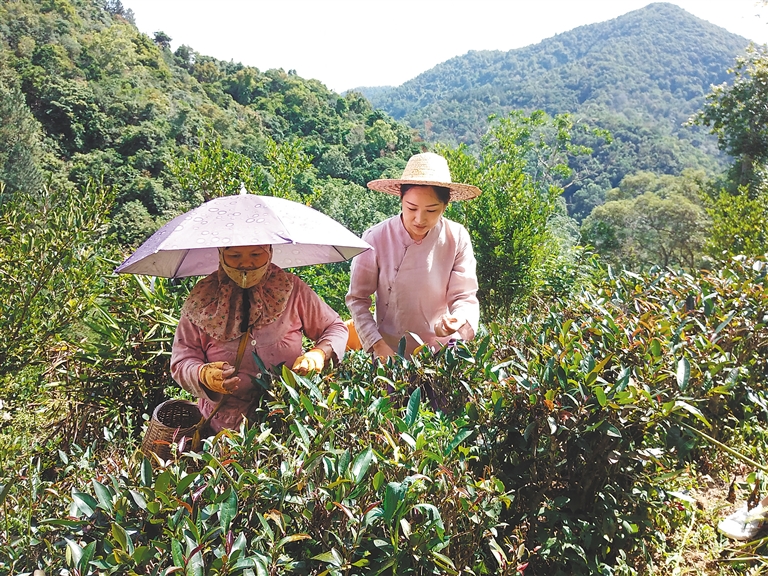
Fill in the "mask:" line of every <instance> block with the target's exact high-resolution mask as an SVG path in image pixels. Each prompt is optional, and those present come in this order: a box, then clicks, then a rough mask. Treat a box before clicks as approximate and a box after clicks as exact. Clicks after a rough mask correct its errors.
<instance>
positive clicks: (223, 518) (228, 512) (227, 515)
mask: <svg viewBox="0 0 768 576" xmlns="http://www.w3.org/2000/svg"><path fill="white" fill-rule="evenodd" d="M227 491H228V492H229V494H227V495H226V497H225V499H224V501H223V502H222V503H221V505H220V506H219V523H220V524H221V532H222V534H226V533H227V532H229V527H230V526H231V525H232V520H234V518H235V516H236V515H237V492H236V491H235V490H233V489H232V487H229V488H227Z"/></svg>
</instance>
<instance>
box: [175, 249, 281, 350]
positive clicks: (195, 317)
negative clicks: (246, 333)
mask: <svg viewBox="0 0 768 576" xmlns="http://www.w3.org/2000/svg"><path fill="white" fill-rule="evenodd" d="M292 290H293V280H292V279H291V276H290V275H289V274H288V273H287V272H284V271H283V270H282V269H281V268H280V267H279V266H276V265H274V264H270V265H269V270H267V273H266V274H265V275H264V277H263V278H262V279H261V281H260V282H259V283H258V284H256V285H255V286H252V287H251V288H248V289H247V291H248V295H249V297H250V300H251V310H250V318H249V322H248V325H249V326H264V325H266V324H270V323H272V322H274V321H275V320H277V318H279V317H280V315H281V314H282V313H283V312H284V311H285V307H286V306H287V305H288V298H289V297H290V295H291V292H292ZM181 313H182V314H183V315H186V316H187V318H189V320H190V321H191V322H192V323H193V324H194V325H195V326H197V327H198V328H200V329H201V330H203V331H204V332H205V333H206V334H208V335H209V336H211V337H213V338H216V339H217V340H222V341H229V340H234V339H235V338H239V337H240V336H241V335H242V331H241V330H240V320H241V317H242V315H243V289H242V288H240V287H239V286H238V285H237V284H235V283H234V282H233V281H232V280H231V279H230V278H229V276H227V274H226V272H224V270H223V269H222V268H221V266H219V269H218V270H217V271H216V272H214V273H213V274H211V275H209V276H207V277H205V278H203V279H202V280H200V282H198V283H197V284H196V285H195V287H194V288H193V289H192V292H190V294H189V297H188V298H187V301H186V302H184V306H183V307H182V309H181Z"/></svg>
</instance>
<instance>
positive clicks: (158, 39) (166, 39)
mask: <svg viewBox="0 0 768 576" xmlns="http://www.w3.org/2000/svg"><path fill="white" fill-rule="evenodd" d="M172 41H173V38H171V37H170V36H168V34H166V33H165V32H163V31H158V32H155V44H157V45H158V46H160V48H164V49H168V50H170V48H171V42H172Z"/></svg>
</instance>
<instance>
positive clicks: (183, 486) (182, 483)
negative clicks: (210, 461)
mask: <svg viewBox="0 0 768 576" xmlns="http://www.w3.org/2000/svg"><path fill="white" fill-rule="evenodd" d="M198 476H200V472H192V473H191V474H187V475H186V476H184V478H182V479H181V480H179V483H178V484H176V495H177V496H184V494H185V493H186V491H187V489H188V488H189V486H190V485H191V484H192V482H194V481H195V479H196V478H197V477H198Z"/></svg>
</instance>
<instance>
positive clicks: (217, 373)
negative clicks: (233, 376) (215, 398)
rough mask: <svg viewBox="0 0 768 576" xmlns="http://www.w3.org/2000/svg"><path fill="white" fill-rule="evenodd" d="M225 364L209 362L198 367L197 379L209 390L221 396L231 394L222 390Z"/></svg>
mask: <svg viewBox="0 0 768 576" xmlns="http://www.w3.org/2000/svg"><path fill="white" fill-rule="evenodd" d="M225 364H227V362H209V363H208V364H203V365H202V366H201V367H200V374H199V376H198V379H199V380H200V382H201V383H202V384H203V385H204V386H205V387H206V388H208V389H209V390H212V391H213V392H220V393H221V394H231V392H230V391H229V390H227V389H225V388H224V372H223V370H224V365H225Z"/></svg>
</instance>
